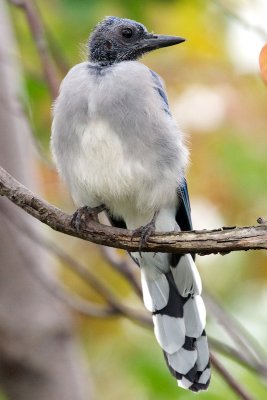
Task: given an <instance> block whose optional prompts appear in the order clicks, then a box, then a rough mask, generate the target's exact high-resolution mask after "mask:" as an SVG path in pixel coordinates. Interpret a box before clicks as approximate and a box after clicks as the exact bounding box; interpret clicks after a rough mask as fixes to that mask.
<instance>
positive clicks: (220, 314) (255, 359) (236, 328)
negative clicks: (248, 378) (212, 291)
mask: <svg viewBox="0 0 267 400" xmlns="http://www.w3.org/2000/svg"><path fill="white" fill-rule="evenodd" d="M204 300H205V303H206V304H207V307H208V308H209V310H210V311H211V312H212V314H213V316H214V318H215V319H216V320H217V321H219V323H220V324H221V325H222V326H223V327H224V328H225V331H226V332H227V334H228V335H229V336H230V337H231V338H232V339H233V340H234V342H235V344H236V345H237V346H238V347H239V348H240V350H241V351H242V354H243V355H244V357H246V358H247V360H248V361H249V362H250V363H254V364H256V365H257V364H259V363H260V365H261V366H262V372H264V374H265V378H266V377H267V365H266V356H265V355H264V350H263V349H261V348H260V346H259V344H258V343H255V341H254V340H253V338H252V337H251V336H250V335H249V333H248V332H247V331H246V330H245V329H244V327H243V326H242V325H241V324H239V323H238V321H237V320H236V319H235V318H234V317H233V316H231V315H230V314H229V313H226V312H225V311H224V309H223V307H222V306H221V305H220V304H219V303H218V302H217V301H216V300H215V299H214V298H213V297H211V296H210V295H207V294H205V296H204Z"/></svg>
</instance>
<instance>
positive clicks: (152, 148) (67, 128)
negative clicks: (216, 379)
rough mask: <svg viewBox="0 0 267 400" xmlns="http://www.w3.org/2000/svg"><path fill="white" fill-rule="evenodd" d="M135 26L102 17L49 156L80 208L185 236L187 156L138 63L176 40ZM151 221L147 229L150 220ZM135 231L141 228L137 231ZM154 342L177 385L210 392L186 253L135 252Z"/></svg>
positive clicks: (64, 95) (60, 108)
mask: <svg viewBox="0 0 267 400" xmlns="http://www.w3.org/2000/svg"><path fill="white" fill-rule="evenodd" d="M183 41H184V39H183V38H180V37H173V36H165V35H155V34H151V33H148V31H147V29H146V28H145V27H144V26H143V25H142V24H140V23H137V22H135V21H132V20H129V19H122V18H117V17H107V18H105V19H104V20H103V21H102V22H101V23H99V24H98V25H97V26H96V28H95V29H94V30H93V32H92V34H91V36H90V39H89V44H88V48H89V61H88V62H83V63H81V64H78V65H76V66H74V67H73V68H72V69H71V70H70V71H69V73H68V74H67V76H66V77H65V79H64V80H63V82H62V84H61V88H60V94H59V96H58V99H57V100H56V103H55V107H54V119H53V125H52V139H51V145H52V152H53V156H54V159H55V162H56V165H57V168H58V171H59V173H60V175H61V176H62V178H63V179H64V181H65V182H66V184H67V185H68V187H69V189H70V192H71V194H72V197H73V200H74V202H75V204H76V205H77V206H79V207H83V206H88V207H92V208H93V207H97V206H100V205H102V204H104V205H105V208H106V210H107V213H108V215H109V218H110V220H111V222H112V223H113V224H114V225H115V226H121V227H122V226H124V227H127V228H128V229H132V230H137V231H138V229H139V230H140V231H142V232H143V238H144V239H146V236H147V234H149V232H150V230H149V229H150V228H151V226H153V224H154V227H155V229H156V230H157V231H173V230H176V231H177V230H191V229H192V225H191V217H190V204H189V198H188V192H187V186H186V181H185V177H184V175H185V169H186V166H187V162H188V150H187V147H186V145H185V143H184V139H183V135H182V133H181V132H180V131H179V129H178V128H177V126H176V123H175V121H174V119H173V118H172V116H171V113H170V110H169V106H168V100H167V95H166V92H165V89H164V85H163V82H162V80H161V78H160V77H159V76H158V75H157V74H156V73H155V72H154V71H151V70H150V69H149V68H147V67H146V66H145V65H143V64H141V63H140V62H138V61H137V60H138V59H139V57H141V56H142V55H143V54H145V53H147V52H149V51H152V50H155V49H158V48H161V47H166V46H172V45H175V44H178V43H181V42H183ZM151 221H152V222H151ZM140 227H142V228H140ZM131 256H132V257H133V258H134V260H135V261H136V263H137V264H138V265H139V266H140V270H141V282H142V289H143V298H144V304H145V306H146V308H147V309H148V310H149V311H151V312H152V318H153V322H154V331H155V336H156V339H157V341H158V343H159V345H160V346H161V348H162V350H163V352H164V355H165V359H166V362H167V364H168V367H169V369H170V371H171V373H172V374H173V375H174V377H175V378H176V379H177V381H178V385H179V386H181V387H183V388H185V389H190V390H192V391H195V392H198V391H200V390H205V389H207V387H208V385H209V381H210V361H209V350H208V343H207V337H206V333H205V330H204V329H205V320H206V312H205V306H204V304H203V300H202V298H201V290H202V288H201V280H200V276H199V274H198V271H197V269H196V266H195V263H194V261H193V258H192V256H191V255H190V254H186V255H183V256H179V255H177V254H176V255H175V254H174V255H170V254H165V253H157V254H152V253H143V254H142V255H140V254H139V253H138V252H136V253H132V254H131Z"/></svg>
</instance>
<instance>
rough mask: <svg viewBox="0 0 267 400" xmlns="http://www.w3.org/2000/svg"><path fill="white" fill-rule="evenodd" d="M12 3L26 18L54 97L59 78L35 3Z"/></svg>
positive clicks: (14, 0)
mask: <svg viewBox="0 0 267 400" xmlns="http://www.w3.org/2000/svg"><path fill="white" fill-rule="evenodd" d="M9 1H10V3H12V4H13V5H15V6H17V7H20V8H21V9H22V10H23V11H24V13H25V15H26V18H27V20H28V24H29V27H30V30H31V34H32V37H33V41H34V43H35V46H36V49H37V51H38V54H39V57H40V61H41V64H42V68H43V74H44V79H45V81H46V82H47V86H48V88H49V91H50V94H51V97H52V98H53V99H55V98H56V97H57V95H58V88H59V80H58V78H57V73H56V69H55V66H54V63H53V60H52V58H51V56H50V53H49V49H48V46H47V42H46V38H45V34H44V29H43V23H42V19H41V17H40V14H39V13H38V10H37V7H36V5H35V4H34V3H33V2H32V1H31V0H9Z"/></svg>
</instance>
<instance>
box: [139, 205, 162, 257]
mask: <svg viewBox="0 0 267 400" xmlns="http://www.w3.org/2000/svg"><path fill="white" fill-rule="evenodd" d="M157 216H158V211H156V212H155V214H154V215H153V218H152V220H151V221H150V222H149V223H148V224H146V225H144V226H140V227H139V228H137V229H134V230H133V237H134V236H139V235H140V242H139V248H138V252H139V255H140V257H142V253H141V252H142V248H143V247H144V245H145V244H146V243H147V241H148V239H149V238H150V236H151V235H152V234H153V233H154V232H155V229H156V226H155V223H156V218H157Z"/></svg>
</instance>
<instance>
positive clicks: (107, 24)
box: [88, 17, 148, 65]
mask: <svg viewBox="0 0 267 400" xmlns="http://www.w3.org/2000/svg"><path fill="white" fill-rule="evenodd" d="M147 34H148V32H147V29H146V28H145V26H144V25H142V24H140V23H138V22H135V21H133V20H130V19H126V18H118V17H106V18H105V19H104V20H103V21H101V22H100V23H99V24H98V25H97V26H96V27H95V29H94V30H93V32H92V34H91V36H90V38H89V44H88V48H89V58H90V60H91V61H92V62H95V63H98V64H103V65H105V64H112V63H114V62H120V61H124V60H135V59H137V58H138V57H140V56H141V55H142V54H143V53H144V51H143V52H142V49H140V42H141V41H142V39H143V38H144V37H145V36H146V35H147Z"/></svg>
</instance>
